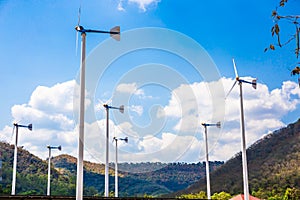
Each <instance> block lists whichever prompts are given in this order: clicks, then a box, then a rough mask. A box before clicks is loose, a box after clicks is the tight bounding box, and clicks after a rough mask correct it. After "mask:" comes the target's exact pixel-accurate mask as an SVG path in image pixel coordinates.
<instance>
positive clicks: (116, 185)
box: [113, 137, 128, 197]
mask: <svg viewBox="0 0 300 200" xmlns="http://www.w3.org/2000/svg"><path fill="white" fill-rule="evenodd" d="M118 140H123V141H125V142H126V143H128V137H125V138H117V137H114V138H113V141H116V161H115V197H119V183H118Z"/></svg>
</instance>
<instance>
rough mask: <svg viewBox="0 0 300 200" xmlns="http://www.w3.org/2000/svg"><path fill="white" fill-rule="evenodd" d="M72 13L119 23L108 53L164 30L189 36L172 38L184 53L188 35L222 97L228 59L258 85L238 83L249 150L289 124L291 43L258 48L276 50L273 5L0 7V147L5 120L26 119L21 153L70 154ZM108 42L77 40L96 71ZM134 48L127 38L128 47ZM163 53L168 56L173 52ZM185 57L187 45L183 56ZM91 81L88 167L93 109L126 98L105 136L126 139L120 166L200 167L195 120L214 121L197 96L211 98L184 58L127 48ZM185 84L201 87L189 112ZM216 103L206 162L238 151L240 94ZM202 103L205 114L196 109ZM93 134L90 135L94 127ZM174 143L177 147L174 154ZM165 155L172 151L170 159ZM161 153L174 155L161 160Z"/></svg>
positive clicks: (101, 24)
mask: <svg viewBox="0 0 300 200" xmlns="http://www.w3.org/2000/svg"><path fill="white" fill-rule="evenodd" d="M299 4H300V3H299V2H298V1H296V0H290V1H289V3H288V4H287V6H286V7H285V8H282V9H280V10H279V11H280V12H282V13H289V14H299V8H300V5H299ZM80 5H81V19H80V24H81V25H83V26H84V27H85V28H91V29H100V30H109V29H110V28H112V27H113V26H115V25H120V26H121V32H122V34H121V42H120V44H115V43H112V44H113V45H116V46H117V47H118V45H120V46H122V45H124V44H126V41H123V40H124V39H125V40H126V38H127V35H126V33H128V32H130V31H132V30H135V29H143V28H146V27H156V28H164V30H165V29H167V30H171V33H170V34H171V35H172V34H174V37H177V36H178V37H180V36H179V35H185V36H186V38H187V40H184V41H181V40H180V41H179V43H180V42H182V46H185V45H188V44H189V43H188V42H187V41H190V40H189V39H191V40H193V41H195V42H197V43H198V44H200V45H201V46H202V48H203V49H204V50H205V52H206V53H207V54H208V55H209V56H210V58H211V60H213V63H214V64H215V67H216V70H217V71H218V72H219V78H220V82H222V84H223V87H224V90H223V93H224V92H225V93H226V92H227V91H228V90H229V88H230V86H231V85H232V84H233V82H234V80H233V78H234V71H233V67H232V58H235V61H236V64H237V67H238V71H239V74H240V75H241V76H246V77H249V79H251V77H256V78H258V82H259V86H260V87H258V89H257V90H256V91H254V90H252V88H251V86H248V85H245V86H244V94H245V102H246V103H245V104H246V105H245V106H247V105H248V108H247V107H246V108H245V112H246V120H247V124H246V125H247V127H248V130H247V131H248V135H247V137H248V138H247V140H248V145H250V144H251V143H253V142H254V141H256V140H257V139H259V138H261V137H262V136H263V135H264V134H266V133H268V132H269V131H272V130H275V129H277V128H280V127H282V126H284V125H286V124H288V123H291V122H294V121H296V120H297V119H298V118H299V113H300V100H299V99H300V90H299V88H298V87H297V83H296V81H297V77H291V76H290V71H289V70H290V69H292V68H293V67H294V66H295V63H297V59H296V58H295V56H294V54H293V48H294V46H293V45H294V44H291V45H289V46H287V47H285V48H282V49H278V50H276V51H272V52H271V51H268V52H266V53H264V49H265V47H267V46H268V45H269V44H270V43H274V42H275V38H272V37H271V32H270V29H271V27H272V25H273V21H272V19H271V12H272V10H274V9H275V8H276V6H277V5H278V1H276V0H266V1H257V0H255V1H247V2H245V1H239V0H230V1H216V0H213V1H198V0H188V1H179V0H160V1H158V0H108V1H92V0H91V1H72V3H71V2H70V1H16V0H15V1H6V0H2V1H0V25H1V27H2V31H1V32H0V38H1V45H0V51H1V54H0V58H1V68H0V69H1V75H2V78H1V80H0V83H1V87H0V88H1V94H2V95H1V104H0V109H1V118H0V130H1V131H0V134H1V140H4V141H7V142H12V141H13V139H12V138H13V136H12V134H11V132H12V122H19V123H25V124H27V123H33V124H34V131H33V132H32V133H28V132H27V131H26V130H22V132H21V134H22V136H20V144H22V145H24V148H26V149H28V150H30V151H31V152H33V153H36V154H37V155H39V156H40V157H42V158H43V159H45V158H46V155H47V151H46V150H47V149H46V147H45V148H44V146H45V145H48V144H52V145H56V144H58V143H61V144H62V145H63V150H64V151H63V152H62V153H69V154H72V155H74V156H76V152H77V149H76V147H77V138H76V137H77V129H76V117H74V113H73V110H74V107H73V100H74V99H73V97H74V86H75V81H74V80H76V79H77V74H78V72H79V67H80V66H79V62H80V43H79V46H78V53H77V54H76V50H75V49H76V32H75V29H74V27H75V26H76V25H77V21H78V8H79V7H80ZM284 27H285V29H282V30H283V35H289V34H290V33H289V31H290V30H291V28H290V25H289V24H286V25H285V26H284ZM292 28H294V27H292ZM173 31H174V32H173ZM123 33H124V34H125V36H124V37H123ZM177 33H178V34H179V35H177ZM291 33H292V32H291ZM128 37H130V34H129V33H128ZM142 37H143V36H140V38H142ZM146 37H148V36H146ZM108 38H109V36H108V35H105V34H102V35H101V34H88V36H87V53H88V54H91V57H93V56H96V57H97V58H99V60H100V61H99V62H100V63H101V62H102V61H101V58H102V57H101V56H103V55H101V54H97V52H100V53H101V51H104V52H106V53H110V52H112V53H113V52H115V51H116V50H115V49H113V48H109V49H107V50H103V49H101V47H103V46H105V45H106V44H110V42H112V41H111V40H109V41H107V40H108ZM157 38H158V39H157V41H159V39H160V40H161V43H162V44H164V42H166V43H167V41H168V39H169V38H159V34H158V36H157ZM188 38H189V39H188ZM79 39H80V38H79ZM147 39H148V38H145V40H147ZM155 40H156V39H155ZM157 41H156V42H157ZM113 42H115V41H113ZM127 42H128V41H127ZM134 42H135V41H134V40H133V41H132V43H134ZM128 43H130V42H128ZM173 47H174V48H176V44H174V46H173ZM193 51H194V49H192V50H191V52H193ZM203 55H204V54H203ZM196 57H197V56H196ZM199 57H201V56H199ZM204 57H205V56H204ZM201 58H202V57H201ZM147 65H149V67H153V70H157V72H156V74H157V75H158V74H159V75H161V77H159V76H157V77H156V76H155V75H151V73H149V74H148V73H147V70H146V69H147ZM141 66H142V67H144V68H142V69H144V71H143V70H142V71H141V72H136V71H134V69H139V67H141ZM145 66H146V67H145ZM93 67H94V66H92V67H91V68H93ZM160 67H161V70H162V68H163V69H165V70H166V71H165V72H167V71H168V70H169V71H170V73H174V76H176V74H179V75H180V76H181V77H184V79H182V80H181V81H180V80H179V79H175V78H174V79H172V78H170V77H168V76H167V75H166V74H164V73H163V70H162V71H160ZM137 71H138V70H137ZM175 72H176V73H175ZM131 73H133V75H131ZM167 74H168V73H167ZM143 76H145V77H144V78H143ZM137 77H139V78H137ZM147 78H148V79H149V80H148V81H151V78H153V79H155V78H157V79H155V80H153V82H152V83H151V84H149V82H148V83H144V85H143V83H142V80H147ZM164 78H165V79H166V80H171V81H169V82H168V83H166V84H167V85H165V86H164V85H162V84H161V82H159V81H163V79H164ZM96 81H99V82H97V83H99V84H97V89H96V92H95V94H94V95H93V96H89V97H87V98H91V99H90V100H91V101H87V102H90V103H91V104H90V105H87V106H91V107H90V108H92V110H93V109H94V110H96V111H95V112H93V113H94V115H95V116H94V117H92V118H91V119H94V118H95V119H96V121H97V122H95V121H93V120H91V121H89V122H88V124H87V126H86V129H87V130H86V131H87V132H92V133H93V134H90V137H91V138H90V139H91V141H90V142H89V139H88V140H87V146H86V158H88V159H91V160H93V159H94V161H96V162H101V161H103V151H102V150H101V147H102V146H101V145H103V144H102V143H101V144H97V143H96V144H94V141H93V137H95V138H97V137H98V136H99V135H97V134H96V133H94V132H96V130H98V129H99V130H102V129H103V128H104V127H103V126H104V125H103V123H104V122H103V120H104V119H105V118H104V117H105V113H104V110H103V109H102V108H101V105H100V106H99V102H105V101H107V100H108V99H112V103H116V104H119V103H121V102H119V101H118V100H116V99H115V98H113V96H114V95H116V96H118V95H121V94H123V95H124V94H127V95H128V94H129V97H128V96H126V98H129V100H128V102H127V104H128V105H127V110H128V112H127V113H126V117H124V116H123V117H122V116H121V115H120V116H119V114H118V113H116V112H114V111H112V121H111V126H112V130H114V132H113V134H112V135H118V136H128V137H129V138H130V137H131V138H133V139H132V140H131V141H132V142H129V144H128V145H127V146H126V145H121V147H120V148H121V150H122V152H123V154H122V153H121V155H122V156H123V157H122V156H121V160H123V161H128V162H130V161H135V162H137V161H147V160H149V161H162V162H169V161H170V162H171V161H187V162H197V161H198V160H203V139H202V136H201V134H202V132H203V130H202V129H201V125H200V120H207V121H210V120H212V119H213V118H210V117H209V116H208V115H209V111H211V110H210V109H209V107H210V106H211V99H210V97H209V95H207V93H210V94H211V92H212V91H209V88H210V86H209V83H208V82H206V80H205V79H204V78H203V77H201V76H200V75H198V74H197V73H196V71H195V70H194V69H192V67H191V65H190V64H189V63H188V62H187V61H186V60H184V59H182V57H180V56H178V55H175V54H174V53H172V52H168V51H163V50H159V49H151V48H150V49H142V50H137V51H133V52H130V53H128V54H125V55H122V56H120V57H119V58H118V59H117V60H114V62H113V63H112V64H111V66H110V67H109V68H107V70H106V71H105V73H104V74H102V75H101V78H99V80H98V79H97V80H96ZM139 81H140V82H139ZM157 81H158V82H157ZM216 81H218V80H216ZM171 82H172V86H170V84H171ZM173 84H174V85H173ZM186 86H189V88H190V89H191V91H198V89H199V90H202V91H205V90H206V92H200V94H194V95H195V99H196V100H195V99H194V100H195V101H193V102H192V103H195V105H197V106H198V108H199V109H200V110H199V112H198V111H197V110H193V109H191V108H188V106H187V107H186V105H185V103H182V102H188V101H189V99H184V98H186V97H187V96H188V95H186V94H185V93H184V92H186V90H185V87H186ZM212 87H213V86H212ZM182 91H184V92H183V95H182V98H183V99H180V98H179V99H180V102H181V105H180V108H182V110H181V111H180V110H179V111H178V112H181V114H182V115H181V116H178V115H177V114H178V113H175V112H174V110H176V109H177V108H178V101H176V98H177V97H178V94H182ZM247 92H248V93H247ZM176 95H177V97H176ZM198 95H199V96H198ZM179 96H180V95H179ZM118 97H120V96H118ZM124 98H125V97H124ZM201 101H203V102H204V103H203V102H201ZM226 101H227V102H225V103H226V106H225V105H224V107H225V116H224V118H222V120H221V121H222V122H223V124H224V128H223V129H222V130H220V131H215V130H213V128H212V135H213V134H215V135H213V136H212V138H213V139H211V142H210V143H211V148H210V149H211V158H212V159H214V160H226V159H228V158H230V157H231V156H232V155H234V154H235V153H236V152H237V151H239V150H240V144H239V142H240V138H239V137H240V133H239V107H238V91H237V90H234V91H233V93H232V96H231V97H229V99H228V100H226ZM200 105H201V106H202V107H201V106H200ZM203 106H204V107H205V109H206V108H207V109H208V110H205V109H203ZM95 108H97V109H95ZM98 108H99V109H98ZM100 108H101V109H100ZM185 109H186V110H185ZM202 109H203V110H202ZM161 111H163V112H164V119H163V120H162V119H160V118H159V117H158V116H159V113H160V112H161ZM247 111H248V114H247ZM196 112H197V113H198V114H196V115H195V116H190V113H196ZM202 112H203V114H202ZM184 113H188V114H187V115H185V114H184ZM199 113H200V114H199ZM203 115H205V116H203ZM75 116H76V115H75ZM189 117H191V118H193V120H195V121H197V122H199V128H195V129H194V130H193V131H192V132H193V133H194V134H190V133H188V132H189V130H187V129H186V130H182V129H184V126H182V127H181V129H177V128H178V126H180V123H181V124H182V122H186V121H189V120H188V118H189ZM88 118H89V117H88ZM189 119H190V118H189ZM151 120H152V121H151ZM193 120H192V121H193ZM160 122H163V123H162V124H160ZM257 123H259V125H257ZM94 126H97V127H98V128H96V129H95V127H94ZM187 126H190V127H193V126H192V125H187ZM176 127H177V128H176ZM152 128H153V129H152ZM156 129H157V130H156ZM151 131H152V132H151ZM100 132H101V131H100ZM102 132H103V131H102ZM154 133H155V134H154ZM27 134H30V136H29V135H27ZM99 134H100V136H99V138H98V139H97V140H100V137H101V134H102V133H99ZM25 135H26V136H25ZM149 138H150V139H149ZM174 138H175V139H174ZM176 138H177V139H178V140H179V141H177V139H176ZM166 141H169V143H168V142H167V143H166ZM185 141H186V143H185ZM180 143H181V144H180ZM171 144H172V145H171ZM181 145H183V146H185V147H184V148H183V149H182V146H181ZM95 146H97V148H96V147H95ZM64 147H65V148H64ZM94 147H95V148H94ZM111 151H113V146H111ZM175 151H178V152H180V153H179V154H178V155H175V153H174V152H175ZM164 153H165V154H164ZM159 154H161V156H159ZM168 154H174V156H173V157H171V158H170V157H169V158H167V156H166V157H164V155H168Z"/></svg>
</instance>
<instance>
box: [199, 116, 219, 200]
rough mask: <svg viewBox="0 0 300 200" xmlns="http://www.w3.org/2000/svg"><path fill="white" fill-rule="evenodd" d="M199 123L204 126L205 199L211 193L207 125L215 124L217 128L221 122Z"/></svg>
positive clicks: (208, 197)
mask: <svg viewBox="0 0 300 200" xmlns="http://www.w3.org/2000/svg"><path fill="white" fill-rule="evenodd" d="M201 125H202V126H203V127H204V140H205V163H206V191H207V199H210V198H211V193H210V177H209V160H208V142H207V127H208V126H216V127H217V128H221V122H217V123H215V124H208V123H201Z"/></svg>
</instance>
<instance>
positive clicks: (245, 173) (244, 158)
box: [226, 59, 257, 200]
mask: <svg viewBox="0 0 300 200" xmlns="http://www.w3.org/2000/svg"><path fill="white" fill-rule="evenodd" d="M232 62H233V67H234V73H235V82H234V84H233V85H232V87H231V89H230V90H229V92H228V94H227V95H226V98H227V97H228V95H229V94H230V92H231V91H232V89H233V88H234V86H235V84H236V83H237V82H238V83H239V85H240V104H241V133H242V163H243V181H244V195H245V200H249V186H248V169H247V155H246V138H245V120H244V106H243V88H242V83H248V84H251V85H252V87H253V88H254V89H256V85H257V84H256V79H253V80H252V82H249V81H245V80H243V79H241V78H240V77H239V75H238V73H237V69H236V66H235V62H234V59H232Z"/></svg>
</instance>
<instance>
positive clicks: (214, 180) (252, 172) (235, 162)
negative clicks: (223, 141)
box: [172, 119, 300, 199]
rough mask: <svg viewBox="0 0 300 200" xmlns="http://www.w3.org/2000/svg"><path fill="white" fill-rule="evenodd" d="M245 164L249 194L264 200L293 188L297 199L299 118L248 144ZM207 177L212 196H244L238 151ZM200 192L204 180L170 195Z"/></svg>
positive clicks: (299, 146) (298, 190)
mask: <svg viewBox="0 0 300 200" xmlns="http://www.w3.org/2000/svg"><path fill="white" fill-rule="evenodd" d="M247 161H248V177H249V188H250V190H249V191H250V193H252V194H255V195H256V196H257V197H260V198H264V199H267V198H268V197H270V196H274V195H275V196H276V195H277V196H282V195H283V193H285V192H286V191H287V189H288V188H292V189H293V191H294V192H296V193H297V195H299V196H298V197H299V198H300V119H299V120H298V121H297V122H296V123H293V124H290V125H288V126H287V127H285V128H282V129H280V130H277V131H274V132H273V133H271V134H268V135H266V136H265V137H263V138H262V139H260V140H258V141H257V142H255V143H254V144H253V145H251V146H250V147H249V148H248V149H247ZM210 177H211V191H212V193H215V192H221V191H225V192H228V193H231V194H239V193H243V177H242V158H241V152H240V153H238V154H236V155H235V156H234V157H233V158H231V159H230V160H228V161H227V162H226V163H225V164H224V165H222V166H221V167H220V168H218V169H217V170H215V171H214V172H212V173H211V176H210ZM200 191H206V179H201V180H199V181H198V182H197V183H195V184H193V185H191V186H190V187H188V188H187V189H185V190H181V191H179V192H177V193H173V194H172V196H178V195H181V194H190V193H198V192H200Z"/></svg>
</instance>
